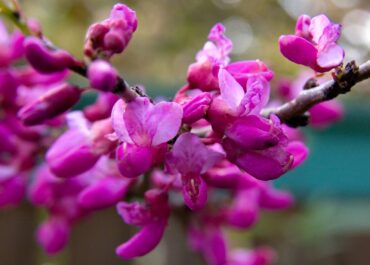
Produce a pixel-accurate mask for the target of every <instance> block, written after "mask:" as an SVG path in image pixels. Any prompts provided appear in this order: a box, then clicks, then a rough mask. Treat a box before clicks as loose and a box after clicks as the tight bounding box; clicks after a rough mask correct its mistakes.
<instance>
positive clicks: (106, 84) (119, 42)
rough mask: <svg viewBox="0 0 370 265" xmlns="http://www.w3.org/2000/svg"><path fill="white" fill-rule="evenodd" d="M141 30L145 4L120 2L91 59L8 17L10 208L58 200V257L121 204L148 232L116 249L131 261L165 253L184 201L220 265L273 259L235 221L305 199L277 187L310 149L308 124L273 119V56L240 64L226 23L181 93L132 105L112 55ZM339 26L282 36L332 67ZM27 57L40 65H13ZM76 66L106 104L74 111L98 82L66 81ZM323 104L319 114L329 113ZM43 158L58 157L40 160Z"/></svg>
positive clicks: (286, 47)
mask: <svg viewBox="0 0 370 265" xmlns="http://www.w3.org/2000/svg"><path fill="white" fill-rule="evenodd" d="M136 27H137V19H136V15H135V12H134V11H132V10H131V9H130V8H128V7H127V6H125V5H123V4H117V5H115V6H114V7H113V10H112V12H111V14H110V17H109V18H107V19H106V20H104V21H102V22H100V23H96V24H93V25H92V26H91V27H90V28H89V29H88V31H87V34H86V40H85V46H84V53H85V55H86V56H87V57H88V58H89V59H90V60H91V62H90V63H89V64H88V65H86V64H84V63H82V62H79V61H78V60H76V59H75V58H74V57H73V56H71V55H70V54H69V53H68V52H66V51H63V50H60V49H56V48H53V46H52V45H51V44H50V43H49V42H48V41H47V40H46V39H44V38H43V39H39V38H38V37H33V36H31V37H24V36H22V34H20V33H19V32H16V33H14V34H13V35H11V36H9V35H8V33H7V32H6V31H5V28H4V27H3V25H2V24H1V25H0V34H1V36H0V39H1V40H2V42H1V43H0V45H1V47H2V50H3V51H4V54H0V56H2V57H0V65H1V66H2V67H3V68H1V69H0V84H1V85H0V93H1V97H0V102H1V105H2V109H1V111H2V114H3V115H2V117H1V120H0V136H1V137H0V143H1V144H0V146H1V147H0V206H6V205H12V204H16V203H19V202H20V201H21V200H22V198H23V196H24V194H25V192H26V191H27V192H28V198H29V200H30V202H31V203H32V204H34V205H35V206H38V207H43V208H45V209H46V210H47V212H48V218H47V220H46V221H45V222H44V223H43V224H41V226H40V227H39V229H38V232H37V240H38V242H39V243H40V245H41V246H42V247H43V248H44V249H45V251H46V252H47V253H49V254H54V253H57V252H59V251H61V250H62V249H63V248H64V247H65V246H66V244H67V242H68V238H69V235H70V231H71V226H72V225H73V224H75V223H76V222H77V221H79V220H81V219H82V218H84V217H86V216H87V215H89V214H90V213H92V212H95V211H97V210H99V209H104V208H107V207H111V206H114V205H116V207H117V211H118V214H119V215H120V216H121V217H122V219H123V221H124V222H125V223H126V224H129V225H135V226H139V227H140V230H139V232H138V233H137V234H136V235H135V236H133V237H132V238H131V239H129V240H128V241H127V242H125V243H123V244H121V245H120V246H118V247H117V249H116V253H117V255H118V256H120V257H122V258H124V259H131V258H135V257H138V256H142V255H145V254H147V253H148V252H150V251H152V250H153V249H154V248H155V247H156V246H157V245H158V244H159V242H160V241H161V239H162V237H163V234H164V232H165V229H166V227H167V224H168V219H169V218H170V217H171V215H174V214H175V213H178V212H179V211H178V210H179V209H180V210H182V211H180V212H183V213H184V214H186V215H187V216H186V221H187V223H186V225H187V227H186V229H187V231H188V239H189V240H188V241H189V246H190V247H191V248H192V249H193V250H194V251H196V252H198V253H200V254H201V255H203V257H204V259H205V260H206V261H207V262H208V264H210V265H265V264H270V263H272V262H273V260H274V258H275V255H274V253H273V251H272V250H271V249H269V248H264V247H260V248H257V249H255V250H246V249H237V250H232V249H231V247H230V245H229V244H228V243H227V239H226V236H225V234H224V233H223V228H225V227H227V228H232V229H250V228H251V227H253V225H255V224H256V222H257V221H258V219H259V213H260V211H261V210H279V209H286V208H288V207H290V206H292V204H293V202H294V200H293V197H292V196H291V195H290V194H289V193H288V192H285V191H279V190H276V189H275V188H274V187H273V184H272V182H271V181H272V180H274V179H277V178H279V177H280V176H282V175H284V174H285V173H286V172H288V171H290V170H292V169H293V168H295V167H297V166H299V165H300V164H301V163H302V162H303V161H304V160H305V158H306V157H307V155H308V149H307V147H306V146H305V144H304V142H303V137H302V135H301V132H300V131H298V129H292V128H289V127H287V126H286V125H284V124H282V123H281V121H280V119H279V117H278V116H276V115H274V114H270V115H269V116H268V117H267V116H263V115H262V113H263V111H262V110H263V109H264V108H266V107H268V106H269V104H271V103H270V102H271V101H270V90H271V87H270V81H271V79H272V78H273V77H274V73H273V71H272V70H271V69H269V68H268V66H267V65H266V64H265V63H264V62H262V61H260V60H250V61H238V62H230V57H229V54H230V52H231V50H232V42H231V40H230V39H228V38H227V37H226V35H225V28H224V26H223V25H222V24H216V25H215V26H214V27H213V28H212V29H211V31H210V33H209V36H208V41H207V42H206V44H205V45H204V47H203V48H202V49H201V50H200V51H199V52H198V53H197V55H196V62H195V63H193V64H191V65H190V66H189V70H188V76H187V83H186V84H185V85H184V86H183V87H182V88H181V89H180V90H179V91H178V92H177V93H176V95H175V97H174V99H173V100H172V101H169V102H166V101H161V102H156V103H153V101H152V100H151V99H150V98H148V97H145V96H142V95H139V94H136V96H134V97H130V98H125V97H123V98H121V99H120V98H119V97H118V96H116V95H114V94H113V93H112V92H114V91H115V88H116V87H117V86H119V84H120V83H122V82H124V80H122V79H121V78H120V77H119V75H118V71H117V70H115V69H114V67H113V66H112V65H111V64H110V63H109V61H108V60H109V59H110V57H111V56H112V55H113V54H117V53H121V52H122V51H123V50H124V49H125V48H126V46H127V45H128V43H129V41H130V39H131V37H132V35H133V33H134V32H135V30H136ZM339 29H340V27H339V26H338V25H336V24H331V22H330V21H329V20H328V19H327V18H326V17H325V16H318V17H315V18H312V19H310V18H308V17H307V16H303V17H301V18H300V19H299V20H298V24H297V30H296V31H297V32H296V35H297V36H283V37H281V39H280V47H281V50H282V53H283V54H284V55H285V56H286V57H287V58H288V59H290V60H292V61H294V62H296V63H299V64H304V65H306V66H309V67H311V68H313V69H314V70H315V71H319V72H324V71H328V70H330V69H332V68H333V67H335V66H337V65H339V64H340V63H341V62H342V60H343V52H342V50H341V48H340V47H339V46H337V45H336V44H335V41H336V40H337V38H338V37H339ZM297 47H298V48H297ZM306 50H309V52H306ZM340 51H341V52H340ZM22 56H25V58H26V59H27V61H28V62H29V65H27V66H24V67H22V68H16V67H13V66H12V63H13V61H15V60H17V59H18V58H20V57H22ZM305 56H306V57H305ZM297 58H299V60H298V59H297ZM302 58H303V59H302ZM302 60H303V61H302ZM30 66H32V67H33V68H31V67H30ZM76 69H79V70H80V71H77V72H79V73H80V74H81V73H82V74H83V75H84V76H85V77H86V78H87V79H88V80H89V82H90V86H91V88H92V89H95V91H96V93H98V98H97V101H96V102H95V103H94V104H92V105H90V106H85V107H84V109H83V110H82V111H71V112H68V113H67V114H65V112H66V111H68V110H69V109H70V108H71V107H73V106H74V105H75V103H76V102H77V101H78V100H79V98H80V96H81V93H82V92H83V91H85V90H88V89H89V88H85V89H81V88H78V87H77V86H75V85H72V84H68V83H67V82H66V81H65V80H66V77H67V75H68V73H69V72H70V71H76ZM301 87H302V85H292V84H290V83H287V82H285V83H281V85H280V87H279V89H278V91H279V92H280V94H281V95H282V97H283V99H284V100H290V99H294V98H295V97H296V96H297V93H299V89H300V88H301ZM125 89H128V88H127V87H126V88H125ZM120 95H121V96H122V94H120ZM323 104H324V103H323ZM316 108H320V109H319V110H317V109H316V110H314V109H312V110H311V111H312V116H314V113H315V111H316V112H320V113H322V112H321V111H322V109H323V108H325V107H324V105H321V106H320V105H317V106H316ZM328 109H329V107H328ZM328 116H330V115H328ZM338 116H339V115H337V116H335V119H334V118H332V116H330V118H327V119H325V120H324V123H325V124H327V123H328V122H333V121H334V120H336V119H337V117H338ZM17 117H18V119H17ZM26 125H27V126H31V127H26ZM55 135H58V137H57V138H53V137H55ZM4 139H8V140H4ZM45 149H47V151H46V152H43V150H45ZM37 156H44V157H45V159H44V161H43V162H42V163H41V165H38V166H35V163H36V161H35V158H37ZM36 167H37V169H36V170H34V176H33V177H32V180H31V179H29V176H30V173H31V170H32V168H36ZM27 182H28V183H30V185H28V186H27V185H26V183H27ZM143 189H144V191H143ZM128 191H131V192H130V193H129V192H128ZM220 192H221V193H222V194H226V195H227V196H218V194H219V193H220ZM177 217H178V216H177Z"/></svg>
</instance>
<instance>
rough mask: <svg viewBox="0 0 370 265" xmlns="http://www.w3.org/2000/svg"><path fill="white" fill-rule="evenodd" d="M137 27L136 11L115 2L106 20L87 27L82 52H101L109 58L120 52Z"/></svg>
mask: <svg viewBox="0 0 370 265" xmlns="http://www.w3.org/2000/svg"><path fill="white" fill-rule="evenodd" d="M136 28H137V18H136V13H135V11H133V10H132V9H130V8H129V7H127V6H126V5H124V4H116V5H115V6H114V7H113V9H112V11H111V14H110V16H109V18H107V19H106V20H104V21H102V22H99V23H95V24H93V25H92V26H90V28H89V29H88V31H87V33H86V38H85V47H84V53H85V55H86V56H88V57H96V56H98V55H99V53H103V54H104V56H105V57H107V58H109V57H111V56H112V55H113V54H115V53H121V52H122V51H123V50H124V49H125V48H126V47H127V45H128V43H129V42H130V40H131V37H132V34H133V33H134V32H135V30H136Z"/></svg>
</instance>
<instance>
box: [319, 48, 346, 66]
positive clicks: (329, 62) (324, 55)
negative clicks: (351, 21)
mask: <svg viewBox="0 0 370 265" xmlns="http://www.w3.org/2000/svg"><path fill="white" fill-rule="evenodd" d="M343 58H344V50H343V49H342V47H340V46H339V45H337V44H335V43H330V44H328V45H326V46H325V47H324V49H322V50H319V52H318V54H317V64H318V65H319V66H320V67H321V68H333V67H336V66H339V65H340V64H341V63H342V62H343Z"/></svg>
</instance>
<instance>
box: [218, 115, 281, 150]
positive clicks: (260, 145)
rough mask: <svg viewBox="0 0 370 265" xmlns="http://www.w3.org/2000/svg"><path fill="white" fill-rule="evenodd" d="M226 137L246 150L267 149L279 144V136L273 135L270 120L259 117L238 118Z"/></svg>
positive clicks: (226, 133)
mask: <svg viewBox="0 0 370 265" xmlns="http://www.w3.org/2000/svg"><path fill="white" fill-rule="evenodd" d="M225 135H226V136H227V137H228V138H230V139H231V140H233V141H234V142H235V143H236V144H238V145H239V146H240V147H242V148H246V149H265V148H268V147H271V146H274V145H277V144H278V143H279V138H278V135H276V134H274V133H273V130H272V124H271V123H270V122H269V120H267V119H264V118H262V117H260V116H257V115H248V116H244V117H240V118H238V119H237V120H236V121H235V122H234V123H233V124H232V125H231V126H230V128H229V129H227V130H226V132H225Z"/></svg>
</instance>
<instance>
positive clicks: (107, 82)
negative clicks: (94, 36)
mask: <svg viewBox="0 0 370 265" xmlns="http://www.w3.org/2000/svg"><path fill="white" fill-rule="evenodd" d="M87 76H88V78H89V80H90V85H91V86H92V87H93V88H96V89H98V90H101V91H112V89H113V88H114V86H115V85H116V83H117V72H116V70H115V69H114V68H113V67H112V66H111V64H110V63H108V62H106V61H103V60H97V61H94V62H93V63H91V65H90V66H89V70H88V71H87Z"/></svg>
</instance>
